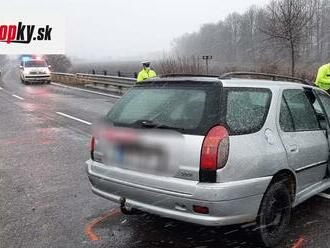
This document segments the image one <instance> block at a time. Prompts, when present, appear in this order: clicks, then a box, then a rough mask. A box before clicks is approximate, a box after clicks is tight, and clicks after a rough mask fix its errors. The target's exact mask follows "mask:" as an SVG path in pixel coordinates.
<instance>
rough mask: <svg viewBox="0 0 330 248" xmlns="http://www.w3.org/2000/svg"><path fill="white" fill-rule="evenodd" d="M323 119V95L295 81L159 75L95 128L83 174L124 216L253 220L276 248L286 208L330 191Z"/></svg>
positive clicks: (326, 108) (329, 104) (328, 110)
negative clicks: (141, 215)
mask: <svg viewBox="0 0 330 248" xmlns="http://www.w3.org/2000/svg"><path fill="white" fill-rule="evenodd" d="M260 76H261V78H263V79H260ZM269 77H270V79H269ZM253 78H256V79H253ZM265 78H268V80H266V79H265ZM329 120H330V97H329V95H328V94H327V93H326V92H324V91H322V90H320V89H318V88H316V87H313V86H310V85H308V84H307V83H306V82H304V81H303V80H299V79H296V78H287V77H282V76H276V75H268V74H256V73H229V74H226V75H224V76H222V77H210V76H192V75H164V76H160V77H157V78H153V79H150V80H147V81H145V82H144V83H143V84H141V85H137V86H136V87H134V88H132V89H131V90H130V91H128V92H127V93H126V94H125V95H124V96H123V97H122V98H121V99H120V100H119V101H118V102H117V103H116V104H115V105H114V106H113V108H112V109H111V110H110V112H109V113H108V114H107V116H106V117H105V118H104V120H103V121H102V122H101V123H100V124H99V125H97V127H96V128H95V130H94V133H93V137H92V142H91V159H90V160H88V161H87V173H88V176H89V179H90V182H91V185H92V191H93V192H94V193H95V194H97V195H99V196H102V197H104V198H106V199H109V200H111V201H114V202H117V203H119V204H120V205H121V210H122V212H123V213H125V214H132V213H135V212H139V211H143V212H148V213H151V214H155V215H159V216H162V217H166V218H172V219H176V220H181V221H185V222H191V223H195V224H200V225H206V226H225V225H233V224H245V223H252V226H253V228H252V230H253V232H251V233H252V235H255V236H256V237H257V238H258V240H259V241H260V242H262V244H263V245H264V246H266V247H272V246H275V245H276V244H278V242H279V241H280V240H281V239H282V238H283V236H284V233H285V230H286V228H287V227H288V225H289V220H290V215H291V209H292V208H293V207H295V206H297V205H298V204H300V203H302V202H304V201H305V200H307V199H308V198H310V197H312V196H314V195H316V194H318V193H320V192H322V191H324V190H326V189H328V188H329V187H330V177H329V168H330V166H329V165H328V160H329V140H330V137H329V131H330V126H329V123H330V122H329Z"/></svg>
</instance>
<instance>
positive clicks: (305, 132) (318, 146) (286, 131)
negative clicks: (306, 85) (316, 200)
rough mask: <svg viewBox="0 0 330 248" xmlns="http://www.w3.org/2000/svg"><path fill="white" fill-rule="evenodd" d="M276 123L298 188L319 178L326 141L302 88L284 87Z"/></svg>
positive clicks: (327, 150) (320, 176)
mask: <svg viewBox="0 0 330 248" xmlns="http://www.w3.org/2000/svg"><path fill="white" fill-rule="evenodd" d="M279 126H280V136H281V138H282V142H283V145H284V147H285V149H286V152H287V158H288V165H289V167H291V168H292V170H293V171H295V172H296V175H297V179H298V191H300V190H303V189H305V188H306V187H308V186H311V185H313V184H315V183H317V182H319V181H321V180H322V179H323V178H324V176H325V172H326V168H327V161H328V152H329V148H328V141H327V137H326V132H325V131H324V130H322V129H321V127H320V123H319V121H318V119H317V116H316V112H315V110H314V108H313V106H312V104H311V101H310V99H309V97H307V93H306V91H305V90H304V89H303V88H296V89H285V90H283V92H282V98H281V108H280V118H279Z"/></svg>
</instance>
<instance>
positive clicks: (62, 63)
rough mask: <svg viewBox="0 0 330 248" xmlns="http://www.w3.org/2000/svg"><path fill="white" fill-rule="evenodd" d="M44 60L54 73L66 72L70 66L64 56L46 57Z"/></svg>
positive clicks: (53, 55)
mask: <svg viewBox="0 0 330 248" xmlns="http://www.w3.org/2000/svg"><path fill="white" fill-rule="evenodd" d="M45 59H46V61H47V63H48V64H49V65H51V66H52V68H53V69H54V71H58V72H67V71H68V70H69V69H70V68H71V66H72V64H71V61H70V59H69V58H68V57H67V56H65V55H61V54H58V55H57V54H52V55H46V56H45Z"/></svg>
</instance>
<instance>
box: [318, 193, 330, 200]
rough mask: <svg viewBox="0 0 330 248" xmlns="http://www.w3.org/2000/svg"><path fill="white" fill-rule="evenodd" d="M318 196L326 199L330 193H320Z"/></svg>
mask: <svg viewBox="0 0 330 248" xmlns="http://www.w3.org/2000/svg"><path fill="white" fill-rule="evenodd" d="M319 196H321V197H323V198H326V199H328V200H330V195H329V194H326V193H320V194H319Z"/></svg>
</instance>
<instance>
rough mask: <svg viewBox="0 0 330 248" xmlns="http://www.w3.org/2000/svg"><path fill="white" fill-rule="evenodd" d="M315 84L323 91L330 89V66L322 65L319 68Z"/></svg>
mask: <svg viewBox="0 0 330 248" xmlns="http://www.w3.org/2000/svg"><path fill="white" fill-rule="evenodd" d="M315 84H316V85H317V86H318V87H320V88H321V89H323V90H329V89H330V64H326V65H322V66H321V67H320V68H319V71H318V73H317V77H316V80H315Z"/></svg>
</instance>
